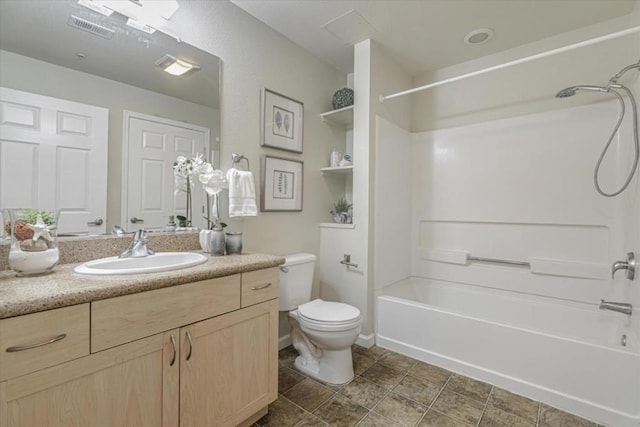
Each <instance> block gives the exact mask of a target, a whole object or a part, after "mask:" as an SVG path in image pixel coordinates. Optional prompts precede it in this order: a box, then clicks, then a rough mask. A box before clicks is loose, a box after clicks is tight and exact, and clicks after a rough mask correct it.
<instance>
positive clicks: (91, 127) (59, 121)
mask: <svg viewBox="0 0 640 427" xmlns="http://www.w3.org/2000/svg"><path fill="white" fill-rule="evenodd" d="M0 103H1V104H2V106H1V108H2V123H1V124H0V206H2V207H4V208H20V207H22V208H38V209H60V210H62V213H61V215H60V221H59V223H58V234H65V233H73V234H76V233H91V234H99V233H104V232H105V227H106V225H105V219H106V214H107V212H106V210H107V207H106V200H105V198H104V194H105V192H106V189H107V139H108V134H107V132H108V130H107V126H108V119H109V118H108V116H109V112H108V110H107V109H106V108H101V107H95V106H93V105H87V104H81V103H78V102H70V101H67V100H64V99H58V98H53V97H49V96H42V95H36V94H34V93H30V92H23V91H19V90H13V89H9V88H0Z"/></svg>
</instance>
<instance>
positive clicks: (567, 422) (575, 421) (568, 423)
mask: <svg viewBox="0 0 640 427" xmlns="http://www.w3.org/2000/svg"><path fill="white" fill-rule="evenodd" d="M538 425H539V426H540V427H596V423H593V422H591V421H588V420H585V419H584V418H580V417H577V416H575V415H572V414H569V413H567V412H564V411H561V410H560V409H556V408H552V407H551V406H547V405H544V404H543V405H541V407H540V418H539V419H538Z"/></svg>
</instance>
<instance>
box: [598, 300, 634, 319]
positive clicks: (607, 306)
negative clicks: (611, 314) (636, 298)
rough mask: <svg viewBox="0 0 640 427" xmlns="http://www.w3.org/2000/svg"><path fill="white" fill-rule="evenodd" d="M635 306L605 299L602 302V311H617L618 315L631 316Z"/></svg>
mask: <svg viewBox="0 0 640 427" xmlns="http://www.w3.org/2000/svg"><path fill="white" fill-rule="evenodd" d="M632 308H633V306H632V305H631V304H628V303H626V302H611V301H605V300H603V299H601V300H600V310H611V311H617V312H618V313H622V314H628V315H629V316H631V312H632Z"/></svg>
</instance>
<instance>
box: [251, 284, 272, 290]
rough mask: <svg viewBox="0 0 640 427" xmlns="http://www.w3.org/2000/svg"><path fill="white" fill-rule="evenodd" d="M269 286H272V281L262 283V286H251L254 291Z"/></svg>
mask: <svg viewBox="0 0 640 427" xmlns="http://www.w3.org/2000/svg"><path fill="white" fill-rule="evenodd" d="M269 286H271V282H269V283H267V284H266V285H262V286H254V287H253V288H251V290H252V291H259V290H260V289H267V288H268V287H269Z"/></svg>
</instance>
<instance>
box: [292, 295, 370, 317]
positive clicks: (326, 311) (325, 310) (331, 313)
mask: <svg viewBox="0 0 640 427" xmlns="http://www.w3.org/2000/svg"><path fill="white" fill-rule="evenodd" d="M298 311H299V312H300V314H301V315H303V316H304V317H306V318H307V319H312V320H317V321H320V322H347V321H350V320H354V319H357V318H359V317H360V310H358V309H357V308H355V307H354V306H352V305H349V304H343V303H341V302H330V301H323V300H321V299H316V300H313V301H311V302H308V303H306V304H302V305H301V306H299V307H298Z"/></svg>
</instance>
